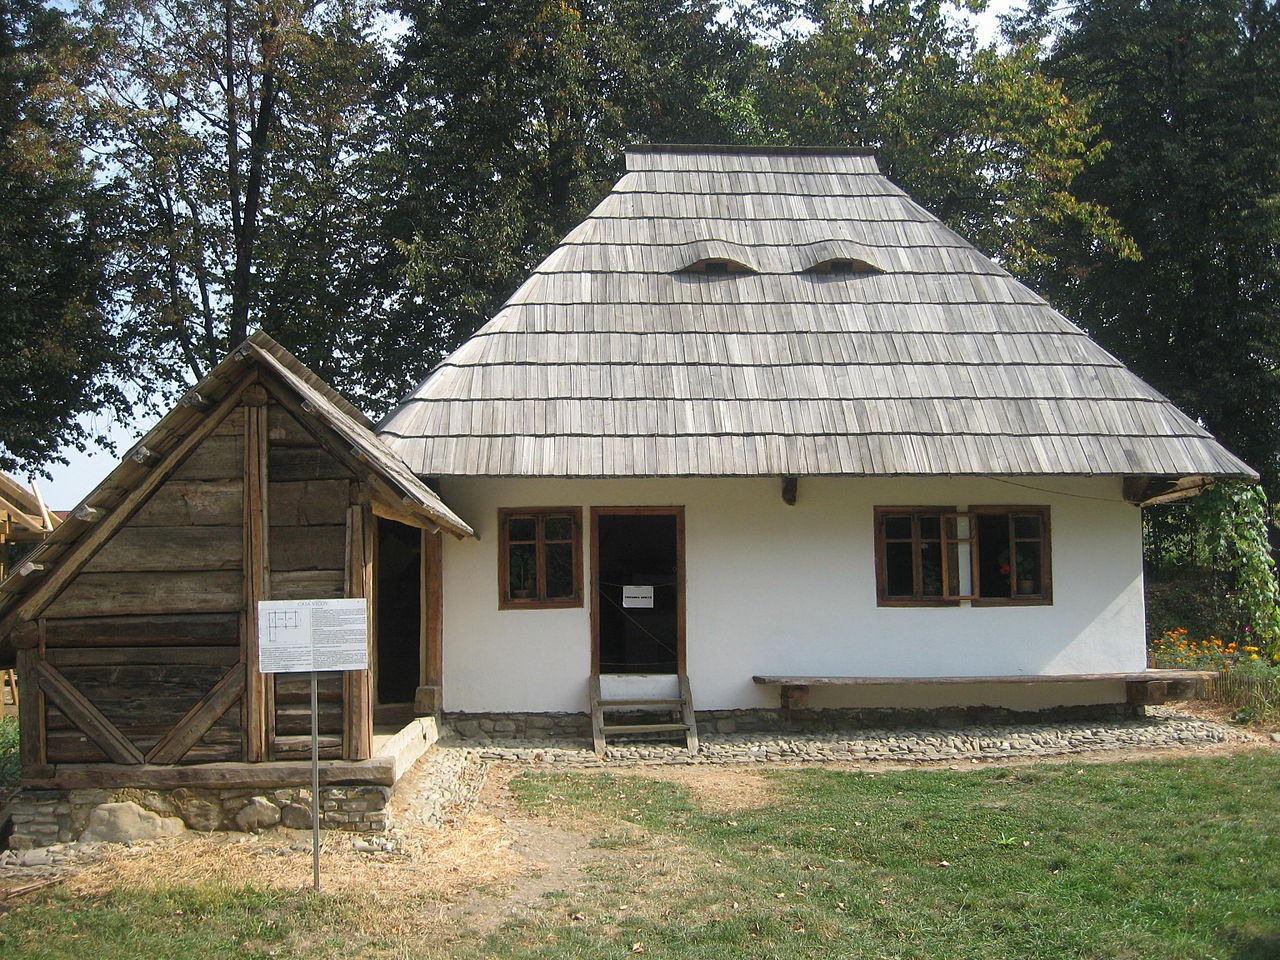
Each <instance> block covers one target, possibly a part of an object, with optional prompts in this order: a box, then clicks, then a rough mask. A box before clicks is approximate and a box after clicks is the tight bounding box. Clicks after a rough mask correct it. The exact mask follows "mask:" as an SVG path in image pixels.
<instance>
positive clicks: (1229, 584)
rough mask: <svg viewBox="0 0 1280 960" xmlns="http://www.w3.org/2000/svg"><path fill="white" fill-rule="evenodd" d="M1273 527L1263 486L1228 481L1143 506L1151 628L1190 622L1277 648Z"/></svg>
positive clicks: (1200, 630)
mask: <svg viewBox="0 0 1280 960" xmlns="http://www.w3.org/2000/svg"><path fill="white" fill-rule="evenodd" d="M1271 528H1272V521H1271V517H1270V509H1269V506H1268V504H1267V500H1266V495H1265V493H1264V492H1263V490H1262V488H1261V487H1259V486H1254V485H1250V484H1244V483H1237V482H1231V481H1220V482H1218V483H1215V484H1214V485H1213V486H1211V487H1210V488H1209V489H1208V490H1206V491H1204V492H1203V493H1201V494H1200V495H1199V496H1197V497H1195V498H1194V499H1192V500H1190V501H1188V502H1187V503H1183V504H1173V505H1169V506H1164V507H1156V508H1149V509H1148V510H1147V511H1145V513H1144V537H1145V553H1146V562H1147V577H1148V580H1149V585H1148V596H1149V598H1150V599H1151V601H1152V602H1150V603H1149V609H1148V635H1149V636H1151V637H1158V636H1159V635H1160V634H1161V633H1164V632H1165V631H1171V630H1175V629H1178V628H1189V629H1191V631H1192V633H1193V634H1198V635H1202V636H1203V635H1207V634H1214V635H1216V636H1219V637H1222V638H1224V642H1229V641H1234V642H1236V643H1238V644H1239V645H1241V646H1244V645H1250V646H1257V647H1259V648H1260V649H1261V650H1262V651H1263V652H1264V654H1268V655H1269V654H1272V653H1277V652H1280V606H1278V604H1280V591H1278V589H1277V581H1276V566H1275V560H1274V558H1273V557H1272V554H1271V544H1270V530H1271Z"/></svg>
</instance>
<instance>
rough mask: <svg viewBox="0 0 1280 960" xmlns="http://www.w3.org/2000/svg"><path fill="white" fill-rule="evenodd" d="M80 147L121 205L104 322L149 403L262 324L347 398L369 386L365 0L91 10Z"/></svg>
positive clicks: (370, 137)
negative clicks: (365, 371) (90, 120)
mask: <svg viewBox="0 0 1280 960" xmlns="http://www.w3.org/2000/svg"><path fill="white" fill-rule="evenodd" d="M82 15H83V17H84V19H85V20H86V22H87V23H89V24H90V25H91V26H92V28H93V29H94V30H95V31H96V33H97V35H98V36H99V38H100V40H101V43H102V45H103V49H104V58H103V66H102V69H101V71H100V72H99V74H98V77H97V80H96V84H95V87H94V92H95V94H96V98H97V99H96V107H97V109H98V110H99V112H100V116H101V118H102V124H101V127H100V129H99V137H98V139H97V142H96V144H95V146H96V147H97V149H99V150H100V151H101V152H102V153H103V155H104V156H105V158H106V160H105V163H104V169H106V170H108V171H109V172H110V175H111V176H112V177H114V178H115V180H116V181H117V183H118V185H119V189H120V191H121V193H122V194H123V197H124V202H123V206H122V216H121V218H120V223H119V229H118V231H117V232H116V234H115V236H114V237H113V240H114V242H115V243H116V244H117V252H118V259H117V268H118V276H119V281H120V284H121V291H122V292H121V295H120V297H119V298H118V300H117V304H116V306H117V310H118V312H119V319H120V322H121V325H122V327H123V328H125V329H128V330H129V331H130V333H131V342H130V345H129V352H130V355H131V356H132V357H133V358H134V360H135V364H134V370H135V374H136V376H137V378H138V379H139V381H140V382H141V384H142V385H143V386H144V387H145V388H147V389H149V390H151V391H153V396H154V397H155V400H156V402H161V401H163V400H164V399H166V398H167V396H168V395H170V394H171V393H172V391H173V390H174V389H175V388H176V387H177V386H179V385H180V384H182V383H183V382H184V381H185V382H189V381H190V380H192V379H198V378H200V377H202V376H203V375H204V374H205V373H206V372H207V371H208V370H209V369H210V367H212V366H213V365H214V364H216V363H217V362H218V361H219V360H220V359H221V358H222V356H224V355H225V354H226V353H227V351H228V350H229V349H231V348H232V347H234V346H235V345H236V344H237V343H239V342H240V341H241V340H242V339H243V338H244V337H245V335H246V334H247V333H248V332H249V330H250V329H251V328H252V327H255V326H261V327H263V328H265V329H267V330H268V331H269V332H270V333H272V335H273V336H275V337H276V338H277V339H279V340H280V341H281V342H282V343H284V345H285V346H287V347H289V348H291V349H293V350H294V351H295V352H297V353H299V354H300V355H301V358H302V359H303V361H304V362H306V363H308V364H309V365H311V366H312V367H313V368H314V369H315V370H316V371H317V373H319V374H320V375H321V376H323V377H325V378H326V379H329V380H331V381H333V382H334V383H335V384H336V385H338V386H339V387H340V388H345V389H347V390H348V391H350V392H351V393H353V394H354V395H355V396H356V397H357V398H363V397H366V396H368V395H373V396H379V395H380V394H381V393H382V391H383V390H384V388H385V383H383V382H380V381H377V380H375V381H372V382H370V381H367V380H365V379H364V378H362V377H361V376H359V374H358V372H357V370H356V368H357V367H358V364H357V363H356V362H355V361H357V360H358V359H359V358H361V357H362V356H363V355H364V354H365V353H367V352H368V351H369V350H371V349H376V342H375V338H376V334H377V331H378V324H379V321H380V319H381V317H382V310H383V304H382V299H381V297H380V296H378V295H376V293H371V292H370V291H369V289H368V285H367V284H366V283H365V281H364V279H363V278H362V275H361V261H362V257H363V255H364V251H365V250H366V249H367V248H369V247H370V246H372V245H376V243H377V240H376V237H374V238H371V237H372V235H373V234H376V231H377V229H378V222H377V221H378V218H377V216H376V215H375V214H374V213H372V212H371V205H375V208H376V204H377V203H378V202H379V201H380V193H379V189H378V181H377V178H376V176H375V171H374V166H373V164H374V161H373V157H374V154H375V153H376V150H377V147H378V144H379V132H378V121H379V117H380V111H381V101H380V98H381V96H382V89H383V84H382V80H383V78H384V76H385V72H386V67H387V62H386V51H385V49H384V44H383V42H382V41H381V40H380V39H379V38H378V37H377V36H375V30H374V27H375V22H376V17H377V10H376V8H375V7H374V6H373V4H372V3H371V2H366V0H333V2H326V3H319V2H315V0H267V2H261V3H258V2H254V3H250V2H246V0H101V2H92V0H90V2H89V3H88V5H87V6H86V7H84V8H83V10H82Z"/></svg>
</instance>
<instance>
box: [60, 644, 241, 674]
mask: <svg viewBox="0 0 1280 960" xmlns="http://www.w3.org/2000/svg"><path fill="white" fill-rule="evenodd" d="M45 659H46V660H48V661H49V662H50V663H52V664H53V665H54V666H55V667H58V668H60V669H61V668H63V667H110V666H131V667H133V666H151V665H166V666H167V665H171V664H183V665H191V664H194V665H198V666H230V665H231V664H233V663H237V662H239V660H240V648H239V647H159V646H155V647H142V648H136V647H82V648H75V647H71V648H52V649H46V650H45Z"/></svg>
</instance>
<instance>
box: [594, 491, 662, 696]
mask: <svg viewBox="0 0 1280 960" xmlns="http://www.w3.org/2000/svg"><path fill="white" fill-rule="evenodd" d="M593 513H594V515H595V531H594V536H593V538H592V540H593V550H594V552H595V565H594V568H595V591H596V595H595V608H594V611H593V612H594V614H595V617H594V620H595V625H596V637H595V640H596V654H597V672H599V673H678V672H679V670H680V666H681V663H680V659H681V657H680V643H681V633H682V624H683V617H684V598H683V596H682V595H681V591H682V589H683V575H682V574H683V571H682V569H681V567H682V563H683V559H682V556H681V549H682V543H681V541H682V534H683V524H682V522H681V521H682V519H683V518H682V516H681V514H680V511H679V510H678V509H667V510H659V509H644V510H640V509H633V510H631V511H626V510H623V509H621V508H619V509H618V510H616V511H611V510H609V509H607V508H600V509H597V510H596V511H593Z"/></svg>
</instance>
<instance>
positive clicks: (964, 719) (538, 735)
mask: <svg viewBox="0 0 1280 960" xmlns="http://www.w3.org/2000/svg"><path fill="white" fill-rule="evenodd" d="M610 716H618V714H613V713H611V714H610ZM696 716H697V718H698V732H699V733H704V734H711V733H725V734H731V733H779V732H786V733H831V732H834V731H839V730H868V729H876V730H883V729H929V728H936V729H941V730H949V729H956V728H959V727H967V726H973V725H978V724H1020V723H1025V724H1033V723H1066V722H1076V721H1081V720H1128V719H1133V718H1135V717H1141V716H1143V708H1142V707H1140V706H1131V705H1129V704H1124V703H1092V704H1076V705H1070V706H1061V707H1051V708H1049V709H1047V710H1034V711H1026V710H1010V709H1008V708H1007V707H988V706H977V707H932V708H929V709H908V708H901V707H841V708H826V709H808V708H806V709H793V710H782V709H777V710H773V709H761V708H753V709H744V710H698V711H696ZM444 719H445V722H446V723H447V725H448V727H449V729H450V730H451V731H452V733H453V735H454V736H455V737H457V738H458V739H460V740H466V741H478V742H481V743H485V742H493V741H504V740H520V741H538V740H546V741H548V742H551V741H565V740H588V741H589V740H590V739H591V717H590V715H588V714H586V713H446V714H445V715H444Z"/></svg>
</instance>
